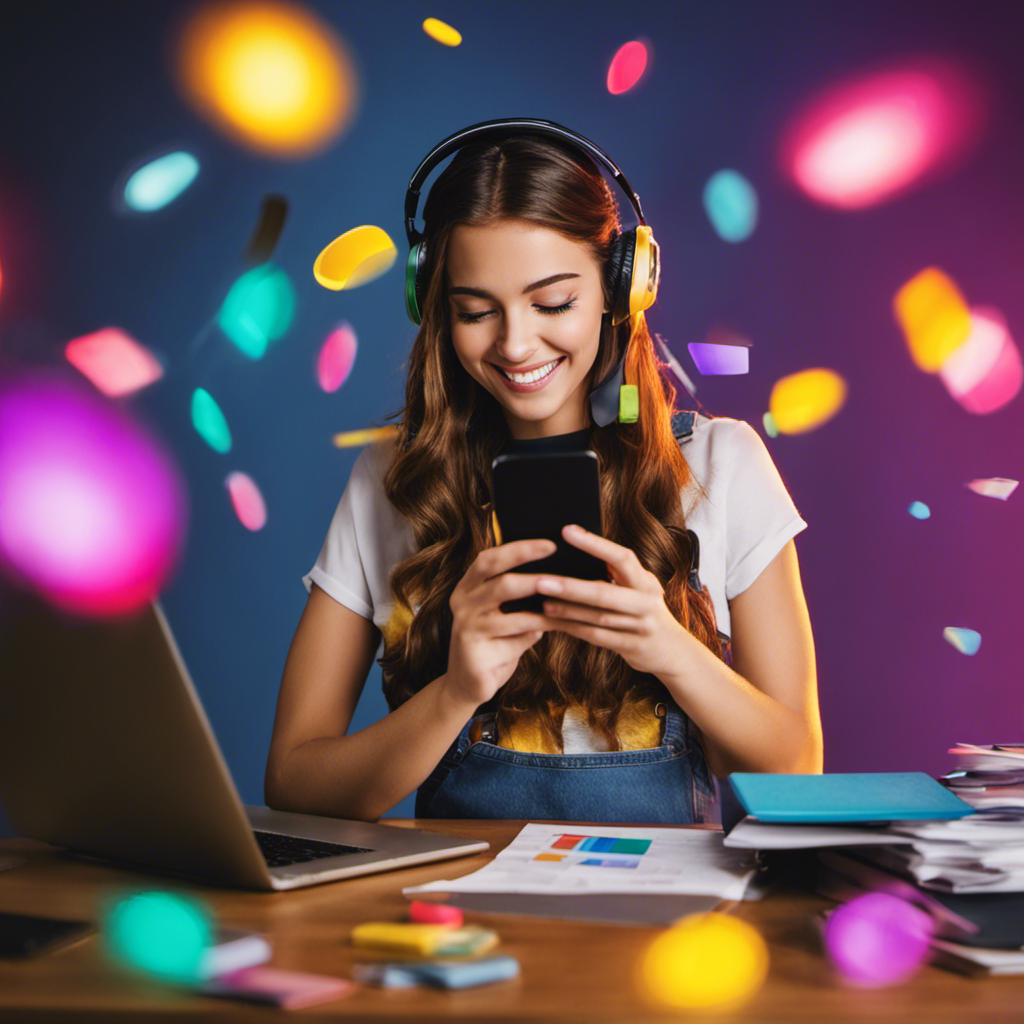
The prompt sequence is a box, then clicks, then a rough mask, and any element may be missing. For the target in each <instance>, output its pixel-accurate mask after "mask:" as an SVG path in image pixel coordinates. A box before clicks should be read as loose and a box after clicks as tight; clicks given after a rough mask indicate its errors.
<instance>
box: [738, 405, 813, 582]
mask: <svg viewBox="0 0 1024 1024" xmlns="http://www.w3.org/2000/svg"><path fill="white" fill-rule="evenodd" d="M731 441H732V444H731V445H730V460H729V475H728V490H727V495H726V512H725V517H726V570H725V596H726V599H727V600H729V601H731V600H732V599H733V598H734V597H735V596H736V595H737V594H742V593H743V591H744V590H746V589H747V587H749V586H750V584H751V583H753V582H754V580H756V579H757V577H758V576H760V575H761V573H762V572H763V571H764V570H765V568H766V567H767V566H768V564H769V563H770V562H771V561H772V559H773V558H774V557H775V556H776V555H777V554H778V553H779V552H780V551H781V550H782V549H783V547H785V545H786V543H787V541H789V540H790V539H791V538H792V537H795V536H796V535H797V534H798V533H799V532H800V531H801V530H806V529H807V523H806V522H805V521H804V520H803V518H801V516H800V513H799V512H798V511H797V509H796V505H795V504H794V503H793V499H792V498H791V497H790V494H789V491H788V490H787V489H786V485H785V484H784V483H783V481H782V477H781V475H780V474H779V470H778V468H777V467H776V465H775V463H774V462H773V461H772V457H771V454H770V453H769V451H768V448H767V447H766V446H765V443H764V441H762V440H761V436H760V434H758V433H757V431H756V430H754V428H753V427H752V426H751V425H750V424H749V423H747V422H746V421H745V420H737V421H736V427H735V428H734V433H733V436H732V438H731Z"/></svg>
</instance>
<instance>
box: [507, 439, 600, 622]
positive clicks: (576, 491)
mask: <svg viewBox="0 0 1024 1024" xmlns="http://www.w3.org/2000/svg"><path fill="white" fill-rule="evenodd" d="M491 492H492V495H493V499H494V514H495V517H496V518H497V520H498V536H497V537H495V541H496V542H497V543H498V544H508V543H509V542H510V541H515V540H537V539H546V540H553V541H554V542H555V544H556V545H558V548H557V550H556V551H555V552H554V553H553V554H550V555H548V556H546V557H545V558H539V559H536V560H535V561H533V562H526V563H524V564H523V565H517V566H516V567H515V568H514V569H512V570H510V571H511V572H527V573H544V572H547V573H551V574H552V575H554V576H572V577H575V578H576V579H581V580H607V579H608V567H607V565H606V564H605V563H604V561H602V560H601V559H600V558H597V557H595V556H594V555H591V554H588V553H587V552H586V551H582V550H581V549H580V548H577V547H574V546H573V545H572V544H569V543H567V542H566V540H565V539H564V538H563V537H562V528H563V527H564V526H568V525H569V524H570V523H577V524H579V525H580V526H582V527H583V528H584V529H585V530H589V531H590V532H591V533H596V534H598V535H600V536H602V537H603V536H604V524H603V523H602V521H601V483H600V478H599V474H598V469H597V455H595V454H594V452H592V451H589V450H585V451H577V452H522V453H520V454H514V455H499V456H498V457H497V458H496V459H495V460H494V462H493V463H491ZM544 599H545V595H544V594H530V595H528V596H527V597H521V598H517V599H516V600H514V601H505V602H504V603H503V604H502V605H500V608H501V610H502V611H503V612H536V613H538V614H543V613H544Z"/></svg>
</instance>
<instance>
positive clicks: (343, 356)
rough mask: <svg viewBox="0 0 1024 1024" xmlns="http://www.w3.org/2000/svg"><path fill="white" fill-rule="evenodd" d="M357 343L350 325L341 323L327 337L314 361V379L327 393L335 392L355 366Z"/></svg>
mask: <svg viewBox="0 0 1024 1024" xmlns="http://www.w3.org/2000/svg"><path fill="white" fill-rule="evenodd" d="M358 349H359V343H358V341H357V340H356V332H355V331H353V330H352V327H351V325H350V324H347V323H345V322H342V323H341V324H339V325H338V326H337V327H336V328H335V329H334V330H333V331H331V333H330V334H329V335H328V336H327V339H326V340H325V341H324V343H323V345H321V346H320V352H319V354H318V355H317V359H316V379H317V381H318V383H319V384H320V387H321V388H322V389H323V390H324V391H327V392H331V391H337V390H338V388H340V387H341V385H342V384H344V383H345V381H346V380H348V375H349V374H350V373H351V372H352V367H353V366H354V365H355V361H356V352H357V351H358Z"/></svg>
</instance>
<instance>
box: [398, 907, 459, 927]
mask: <svg viewBox="0 0 1024 1024" xmlns="http://www.w3.org/2000/svg"><path fill="white" fill-rule="evenodd" d="M409 920H410V921H415V922H416V923H417V924H446V925H448V926H449V927H451V928H461V927H462V911H461V910H459V908H458V907H449V906H448V905H447V904H445V903H424V902H423V901H422V900H413V901H412V903H410V904H409Z"/></svg>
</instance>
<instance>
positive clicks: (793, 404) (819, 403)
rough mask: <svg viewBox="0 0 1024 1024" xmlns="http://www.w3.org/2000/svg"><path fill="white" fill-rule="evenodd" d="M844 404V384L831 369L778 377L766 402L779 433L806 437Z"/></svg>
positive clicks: (816, 369) (815, 368)
mask: <svg viewBox="0 0 1024 1024" xmlns="http://www.w3.org/2000/svg"><path fill="white" fill-rule="evenodd" d="M845 401H846V381H844V380H843V378H842V377H841V376H839V374H838V373H836V372H835V371H834V370H829V369H827V368H825V367H814V368H813V369H810V370H801V371H800V372H799V373H792V374H790V375H789V376H788V377H781V378H780V379H779V380H778V381H776V383H775V387H773V388H772V393H771V396H770V397H769V399H768V414H769V415H770V416H771V418H772V422H773V424H774V427H775V429H776V431H778V433H780V434H805V433H807V431H809V430H815V429H816V428H818V427H820V426H821V425H822V424H823V423H826V422H827V421H828V420H830V419H831V418H832V417H833V416H835V414H836V413H837V412H839V410H840V409H841V408H842V407H843V404H844V403H845Z"/></svg>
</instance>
